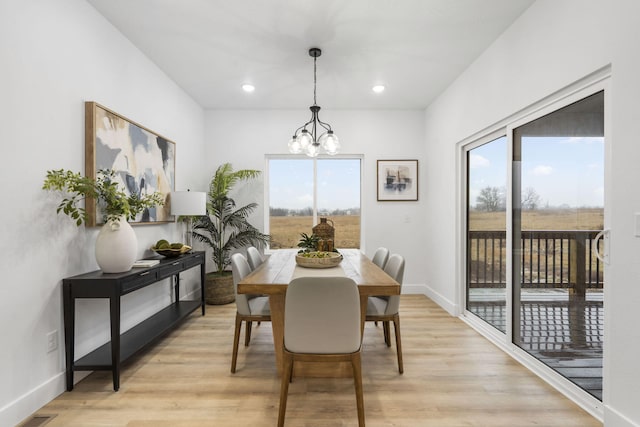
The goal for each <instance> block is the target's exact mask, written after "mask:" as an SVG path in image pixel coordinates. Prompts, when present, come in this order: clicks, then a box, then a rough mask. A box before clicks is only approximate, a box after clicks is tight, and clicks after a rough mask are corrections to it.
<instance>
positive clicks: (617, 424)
mask: <svg viewBox="0 0 640 427" xmlns="http://www.w3.org/2000/svg"><path fill="white" fill-rule="evenodd" d="M604 425H605V426H606V427H640V424H636V423H634V422H633V421H631V420H630V419H629V418H627V417H625V416H624V415H622V414H621V413H619V412H618V411H616V410H615V409H613V408H611V407H610V406H609V405H606V406H605V407H604Z"/></svg>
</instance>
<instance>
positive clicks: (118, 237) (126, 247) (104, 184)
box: [42, 169, 164, 273]
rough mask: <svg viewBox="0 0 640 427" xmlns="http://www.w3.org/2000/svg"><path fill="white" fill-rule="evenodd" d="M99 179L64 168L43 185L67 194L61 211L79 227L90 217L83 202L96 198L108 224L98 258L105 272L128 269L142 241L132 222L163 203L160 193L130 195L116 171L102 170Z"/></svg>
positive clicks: (100, 236) (102, 232) (50, 173)
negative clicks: (139, 215)
mask: <svg viewBox="0 0 640 427" xmlns="http://www.w3.org/2000/svg"><path fill="white" fill-rule="evenodd" d="M96 175H97V176H96V178H95V179H94V178H91V177H87V176H83V175H81V174H80V173H77V172H72V171H68V170H64V169H59V170H50V171H47V176H46V178H45V180H44V183H43V185H42V188H43V189H44V190H49V191H59V192H62V193H65V194H66V197H64V198H63V199H62V201H61V202H60V204H59V205H58V209H57V212H58V213H60V212H62V213H64V214H66V215H67V216H69V217H70V218H71V219H73V220H74V221H75V223H76V225H77V226H78V227H79V226H81V225H82V224H84V223H85V222H86V221H87V219H88V213H87V211H86V209H85V208H83V207H81V206H79V205H78V204H79V203H80V201H82V200H84V199H86V198H90V199H94V200H96V202H97V203H98V206H100V208H101V211H102V212H103V213H104V218H103V219H104V222H105V224H104V226H103V227H102V229H101V230H100V232H99V233H98V237H97V238H96V261H97V262H98V265H99V266H100V268H101V269H102V271H103V272H105V273H120V272H123V271H128V270H130V269H131V267H132V266H133V263H134V262H135V260H136V256H137V251H138V241H137V238H136V234H135V232H134V231H133V229H132V228H131V225H130V224H129V223H128V220H130V219H134V218H135V217H136V215H137V214H139V213H140V212H142V211H143V210H144V209H148V208H152V207H153V206H162V205H163V204H164V199H163V198H162V195H161V194H160V193H157V192H156V193H153V194H148V195H144V196H142V195H140V194H136V193H132V194H129V195H127V194H126V193H125V192H124V190H123V189H122V188H121V186H120V184H119V183H118V181H117V180H116V172H115V171H113V170H106V169H105V170H100V171H98V173H97V174H96Z"/></svg>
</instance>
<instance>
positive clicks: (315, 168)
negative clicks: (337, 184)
mask: <svg viewBox="0 0 640 427" xmlns="http://www.w3.org/2000/svg"><path fill="white" fill-rule="evenodd" d="M332 159H349V160H356V159H357V160H360V200H359V203H360V248H359V249H360V250H362V248H364V247H365V244H364V237H365V236H364V205H363V203H362V192H363V183H364V155H363V154H336V155H335V156H331V157H329V156H318V157H313V158H311V157H304V156H300V155H296V154H266V155H265V160H264V163H265V166H264V170H265V174H264V177H265V178H264V206H265V209H264V219H263V221H264V229H265V231H264V232H265V233H266V234H269V231H270V226H271V224H270V212H271V205H270V203H269V202H270V198H269V196H270V194H269V187H270V183H269V177H270V173H269V161H270V160H313V177H314V178H313V179H314V184H313V223H314V224H317V223H318V188H317V185H316V178H317V175H318V160H332ZM265 252H266V253H270V252H272V249H271V247H267V248H266V249H265Z"/></svg>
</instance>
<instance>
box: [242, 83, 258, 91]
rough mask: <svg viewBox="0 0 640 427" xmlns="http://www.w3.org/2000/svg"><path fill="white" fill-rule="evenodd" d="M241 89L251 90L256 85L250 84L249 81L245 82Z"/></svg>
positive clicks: (254, 88)
mask: <svg viewBox="0 0 640 427" xmlns="http://www.w3.org/2000/svg"><path fill="white" fill-rule="evenodd" d="M242 90H243V91H245V92H253V91H254V90H256V87H255V86H254V85H250V84H249V83H245V84H243V85H242Z"/></svg>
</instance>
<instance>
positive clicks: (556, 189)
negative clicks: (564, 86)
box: [511, 92, 604, 399]
mask: <svg viewBox="0 0 640 427" xmlns="http://www.w3.org/2000/svg"><path fill="white" fill-rule="evenodd" d="M512 168H513V173H512V175H513V181H512V191H513V198H512V199H513V207H512V212H511V215H512V233H513V240H512V242H513V248H512V256H513V270H512V271H513V343H514V344H516V345H517V346H519V347H520V348H522V349H523V350H525V351H526V352H528V353H529V354H531V355H532V356H534V357H535V358H537V359H538V360H540V361H542V362H543V363H545V364H546V365H548V366H549V367H551V368H553V369H554V370H556V371H557V372H559V373H560V374H561V375H563V376H565V377H566V378H568V379H569V380H571V381H573V382H574V383H576V384H577V385H578V386H580V387H581V388H583V389H584V390H586V391H587V392H589V393H591V394H592V395H593V396H595V397H597V398H599V399H602V347H603V328H604V310H603V287H604V283H603V274H604V271H603V268H604V266H603V264H602V262H600V260H599V259H598V258H597V257H596V256H595V252H596V251H595V250H594V249H597V248H594V244H596V243H594V238H595V237H596V235H597V234H598V233H599V232H600V231H602V229H603V224H604V190H603V189H604V94H603V92H599V93H596V94H594V95H591V96H589V97H587V98H584V99H582V100H580V101H577V102H575V103H573V104H571V105H568V106H566V107H564V108H561V109H558V110H556V111H554V112H552V113H550V114H547V115H545V116H542V117H539V118H537V119H535V120H533V121H530V122H528V123H525V124H523V125H521V126H518V127H516V128H514V129H513V163H512Z"/></svg>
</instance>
